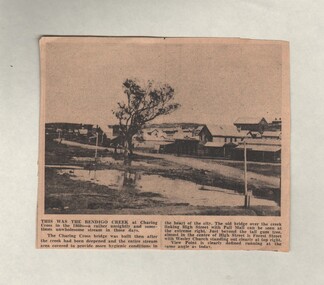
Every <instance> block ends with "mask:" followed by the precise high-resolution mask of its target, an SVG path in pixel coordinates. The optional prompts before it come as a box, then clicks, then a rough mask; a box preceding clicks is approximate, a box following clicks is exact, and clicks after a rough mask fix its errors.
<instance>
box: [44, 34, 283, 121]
mask: <svg viewBox="0 0 324 285" xmlns="http://www.w3.org/2000/svg"><path fill="white" fill-rule="evenodd" d="M42 51H44V52H45V53H44V55H45V56H44V61H43V62H42V70H43V71H44V72H43V75H42V84H43V90H45V96H44V97H45V121H46V122H71V123H72V122H73V123H93V124H114V123H117V120H116V118H115V117H114V115H113V113H112V110H113V109H115V108H116V106H117V102H120V101H124V100H125V94H124V93H123V89H122V83H123V82H124V81H125V79H127V78H137V79H139V80H141V81H142V82H146V81H147V80H154V81H155V82H161V83H168V84H170V85H171V86H172V87H173V88H174V89H175V98H174V101H175V102H178V103H180V104H181V108H180V109H179V110H177V111H175V112H174V113H172V114H170V115H167V116H163V117H160V118H157V119H155V120H154V123H161V122H197V123H205V124H233V122H234V121H235V120H236V119H237V118H238V117H265V118H266V119H268V120H269V119H273V118H275V117H280V116H281V114H280V113H281V96H282V89H281V83H282V82H281V81H282V49H281V45H279V44H276V43H271V42H267V43H265V42H264V41H262V42H261V41H260V42H255V41H254V42H246V43H245V42H244V44H238V42H237V41H217V40H215V41H207V40H204V41H203V42H199V41H198V40H195V41H194V42H193V43H192V42H190V40H184V41H183V42H181V41H179V40H172V39H165V40H164V39H149V38H147V39H144V40H143V41H142V42H139V41H138V40H134V39H132V38H129V39H124V40H121V39H118V38H110V39H109V38H54V39H53V40H50V41H48V42H46V44H45V47H44V48H43V49H42ZM43 95H44V94H43Z"/></svg>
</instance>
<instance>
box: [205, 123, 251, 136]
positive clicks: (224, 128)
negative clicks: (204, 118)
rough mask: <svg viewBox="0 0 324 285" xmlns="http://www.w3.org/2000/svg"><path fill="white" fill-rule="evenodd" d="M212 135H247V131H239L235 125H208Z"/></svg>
mask: <svg viewBox="0 0 324 285" xmlns="http://www.w3.org/2000/svg"><path fill="white" fill-rule="evenodd" d="M208 129H209V131H210V132H211V134H212V136H214V137H216V136H219V137H245V136H246V134H247V131H238V130H237V128H236V127H235V126H234V125H208Z"/></svg>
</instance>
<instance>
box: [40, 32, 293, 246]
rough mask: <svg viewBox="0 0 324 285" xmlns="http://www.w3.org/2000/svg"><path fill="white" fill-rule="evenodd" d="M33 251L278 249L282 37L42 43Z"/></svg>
mask: <svg viewBox="0 0 324 285" xmlns="http://www.w3.org/2000/svg"><path fill="white" fill-rule="evenodd" d="M40 53H41V119H40V145H39V194H38V217H37V248H52V249H53V248H55V249H57V248H60V249H62V248H69V249H118V248H129V249H134V248H144V249H174V250H178V249H190V250H192V249H198V250H208V249H226V250H227V249H231V250H242V249H243V250H276V251H288V250H289V191H290V180H289V179H290V173H289V167H290V145H289V144H290V105H289V44H288V43H287V42H284V41H264V40H248V39H224V38H109V37H43V38H42V39H41V40H40Z"/></svg>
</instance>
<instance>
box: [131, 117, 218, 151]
mask: <svg viewBox="0 0 324 285" xmlns="http://www.w3.org/2000/svg"><path fill="white" fill-rule="evenodd" d="M210 141H212V135H211V133H210V131H209V129H208V128H207V126H206V125H204V124H195V123H163V124H152V125H147V126H145V127H144V128H143V129H142V130H141V131H140V132H139V134H138V135H136V136H135V137H134V146H135V148H137V149H141V150H144V151H152V152H160V153H176V154H179V155H180V154H184V155H203V148H202V146H203V145H204V144H205V143H206V142H210Z"/></svg>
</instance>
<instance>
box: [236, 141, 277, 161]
mask: <svg viewBox="0 0 324 285" xmlns="http://www.w3.org/2000/svg"><path fill="white" fill-rule="evenodd" d="M244 143H245V144H246V145H245V146H244ZM244 147H246V151H247V160H248V161H260V162H280V161H281V140H273V139H264V138H262V139H245V140H244V141H243V142H240V143H239V145H238V146H237V147H236V148H234V149H233V154H232V158H233V159H235V160H244Z"/></svg>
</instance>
